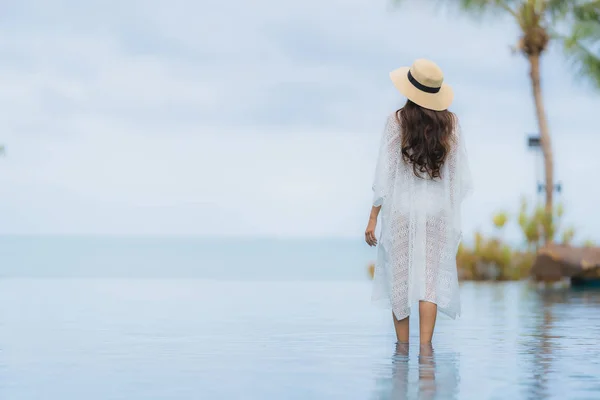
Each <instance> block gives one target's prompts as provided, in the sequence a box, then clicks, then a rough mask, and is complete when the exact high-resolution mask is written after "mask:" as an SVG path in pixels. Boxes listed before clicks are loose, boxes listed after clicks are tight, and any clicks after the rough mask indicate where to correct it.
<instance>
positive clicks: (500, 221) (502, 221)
mask: <svg viewBox="0 0 600 400" xmlns="http://www.w3.org/2000/svg"><path fill="white" fill-rule="evenodd" d="M507 221H508V214H507V213H505V212H499V213H498V214H496V215H494V218H493V222H494V226H495V227H496V228H498V229H502V228H503V227H504V225H506V222H507Z"/></svg>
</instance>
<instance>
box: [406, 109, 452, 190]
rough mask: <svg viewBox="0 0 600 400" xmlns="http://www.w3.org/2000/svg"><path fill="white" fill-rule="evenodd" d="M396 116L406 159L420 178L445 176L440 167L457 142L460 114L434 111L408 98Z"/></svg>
mask: <svg viewBox="0 0 600 400" xmlns="http://www.w3.org/2000/svg"><path fill="white" fill-rule="evenodd" d="M396 116H397V117H399V118H400V126H401V127H402V145H401V146H402V159H403V160H404V162H406V163H408V164H412V168H413V172H414V174H415V175H416V176H417V177H419V178H427V177H429V178H430V179H436V178H441V175H440V169H441V168H442V166H443V165H444V162H445V161H446V156H447V155H448V153H449V152H450V149H451V146H452V145H453V142H454V135H453V132H454V128H455V126H456V124H457V122H458V121H457V118H456V115H454V114H453V113H452V112H450V111H448V110H444V111H433V110H429V109H426V108H423V107H421V106H419V105H417V104H415V103H413V102H412V101H410V100H408V101H407V102H406V104H405V105H404V107H403V108H401V109H400V110H399V111H398V112H397V113H396Z"/></svg>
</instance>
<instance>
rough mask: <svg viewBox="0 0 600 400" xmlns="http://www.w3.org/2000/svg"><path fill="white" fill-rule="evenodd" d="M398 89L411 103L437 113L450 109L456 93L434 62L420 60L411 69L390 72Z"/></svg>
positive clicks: (405, 68)
mask: <svg viewBox="0 0 600 400" xmlns="http://www.w3.org/2000/svg"><path fill="white" fill-rule="evenodd" d="M390 78H391V79H392V82H393V83H394V86H396V89H398V90H399V91H400V93H402V94H403V95H404V96H406V97H407V98H408V99H409V100H410V101H412V102H413V103H416V104H418V105H420V106H421V107H423V108H428V109H430V110H435V111H443V110H446V109H448V107H450V104H452V100H453V99H454V91H453V90H452V88H451V87H450V86H448V85H446V84H445V83H443V82H444V74H443V72H442V70H441V69H440V67H438V66H437V64H435V63H434V62H433V61H429V60H425V59H418V60H416V61H415V62H414V63H413V65H412V66H411V67H402V68H398V69H396V70H394V71H392V72H390Z"/></svg>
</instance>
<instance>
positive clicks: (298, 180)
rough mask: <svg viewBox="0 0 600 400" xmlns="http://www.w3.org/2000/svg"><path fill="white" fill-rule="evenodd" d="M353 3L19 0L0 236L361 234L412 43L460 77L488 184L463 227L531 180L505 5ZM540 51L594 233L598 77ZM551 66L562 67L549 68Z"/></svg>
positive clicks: (521, 81)
mask: <svg viewBox="0 0 600 400" xmlns="http://www.w3.org/2000/svg"><path fill="white" fill-rule="evenodd" d="M415 4H417V3H416V2H406V6H403V7H401V8H399V9H397V10H393V11H392V10H391V8H390V4H389V2H386V1H377V2H369V1H366V0H351V1H343V2H342V1H337V0H335V1H334V0H332V1H328V2H317V1H316V0H310V1H305V2H295V3H281V2H275V1H272V0H259V1H256V2H253V3H251V4H250V3H246V2H234V3H231V2H217V1H205V2H202V3H198V2H192V1H184V0H174V1H171V2H168V3H165V2H162V1H158V0H156V1H144V2H142V1H137V0H136V1H134V0H130V1H127V2H116V1H105V2H100V1H88V2H84V3H82V2H76V1H66V0H65V1H58V0H56V1H22V2H19V3H14V4H13V5H11V8H9V9H8V10H6V13H5V15H4V16H3V24H1V25H0V30H2V35H0V51H2V54H3V62H2V63H1V64H0V86H1V87H2V91H0V105H1V106H2V108H3V110H4V112H3V113H2V114H1V115H0V123H1V124H2V126H3V127H4V129H3V132H2V133H1V134H0V140H1V141H2V142H4V143H5V144H6V145H7V153H8V154H7V157H5V158H4V159H3V160H0V191H1V192H2V193H1V194H2V202H0V213H2V214H3V215H4V216H5V217H3V224H2V227H1V228H0V231H1V232H4V233H74V234H77V233H108V234H201V235H208V234H216V235H286V236H355V235H357V234H360V232H361V231H362V229H363V228H364V227H363V224H364V222H365V218H366V215H367V214H368V208H369V206H370V205H369V201H370V196H371V193H370V186H371V182H370V180H371V177H372V169H373V166H374V162H375V160H374V157H375V151H376V146H377V141H378V138H379V134H380V130H381V129H382V124H383V121H384V119H385V117H386V116H387V114H388V113H389V112H391V111H392V110H394V109H395V108H397V107H398V106H399V105H400V104H401V101H402V99H401V98H400V97H399V96H398V95H397V93H396V92H395V90H394V89H393V87H391V85H390V84H389V79H388V76H387V74H388V72H389V71H390V70H391V69H393V68H396V67H398V66H400V65H402V64H406V63H410V62H411V61H412V59H414V58H417V57H430V58H433V59H435V60H436V61H438V62H439V63H440V64H441V65H442V66H443V68H444V70H445V73H446V77H447V79H448V81H449V82H450V83H451V84H453V86H454V87H455V90H456V92H457V98H456V103H455V107H454V110H455V111H456V112H457V113H458V114H459V116H460V117H461V120H462V125H463V129H464V132H465V135H466V137H467V140H468V147H469V152H470V156H471V163H472V165H473V170H474V175H475V179H476V183H477V192H476V193H475V195H474V197H473V198H472V199H470V200H469V203H468V204H467V205H466V212H465V217H464V219H465V230H467V231H470V230H473V229H476V228H478V227H479V228H483V229H487V228H486V227H487V226H489V224H488V220H489V218H490V214H491V213H492V212H493V211H494V210H497V209H499V208H503V207H509V208H510V207H513V206H514V207H516V206H517V205H518V200H519V196H520V194H521V193H526V194H528V195H529V196H530V197H532V196H533V192H534V189H535V169H534V168H533V165H534V164H533V162H534V159H533V155H532V154H530V153H528V152H527V149H526V147H525V138H526V135H527V134H528V133H531V132H535V131H536V130H537V128H536V126H537V125H536V121H535V117H534V114H533V102H532V100H531V95H530V87H529V82H528V78H527V63H526V61H525V60H523V59H522V58H521V57H518V56H512V55H511V54H510V52H509V50H508V46H509V45H510V44H512V43H513V42H514V40H515V38H516V37H517V32H516V29H515V27H514V26H513V25H512V24H511V23H510V21H507V20H502V19H500V20H497V21H495V22H493V23H489V24H488V23H487V22H486V24H481V23H479V24H478V23H476V22H474V21H473V20H472V19H470V18H465V17H460V18H457V17H454V16H449V15H448V14H447V13H445V12H443V13H433V11H432V10H433V9H432V8H431V7H429V6H426V5H419V6H415ZM544 61H545V64H544V70H543V73H544V90H545V94H546V97H545V99H546V104H547V109H548V112H549V115H550V121H551V129H552V133H553V137H554V139H555V142H554V146H555V149H556V159H557V175H558V176H559V178H560V179H561V180H562V181H563V183H564V187H565V193H564V195H563V196H564V201H565V203H566V205H567V210H568V211H569V212H570V214H569V215H568V216H569V218H570V219H572V221H574V222H575V223H576V224H577V226H581V227H582V229H583V230H584V231H585V230H586V229H587V231H586V234H590V235H592V236H596V237H600V232H599V231H598V229H600V228H598V226H590V225H589V224H587V221H588V219H589V218H588V216H589V215H593V212H594V200H593V199H594V198H595V197H597V195H598V192H597V190H598V189H596V187H595V186H593V185H591V184H590V178H588V176H587V175H589V173H590V171H594V170H598V167H600V165H599V164H598V163H599V161H597V159H596V157H595V155H594V149H595V145H597V138H596V136H595V135H596V131H595V128H594V127H595V125H596V124H595V119H594V112H595V110H597V109H598V106H599V105H600V103H599V101H598V97H597V95H595V94H592V93H590V92H586V91H585V90H582V89H581V87H579V86H577V85H573V83H572V81H571V80H570V79H565V76H569V73H568V69H567V65H566V64H565V63H564V62H562V61H561V60H560V54H559V53H557V52H553V53H551V54H550V55H549V56H548V58H547V59H546V60H544ZM551 67H552V68H551Z"/></svg>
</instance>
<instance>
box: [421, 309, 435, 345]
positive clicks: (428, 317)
mask: <svg viewBox="0 0 600 400" xmlns="http://www.w3.org/2000/svg"><path fill="white" fill-rule="evenodd" d="M436 317H437V304H435V303H431V302H429V301H420V302H419V337H420V341H421V344H429V343H431V338H432V337H433V330H434V329H435V319H436Z"/></svg>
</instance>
